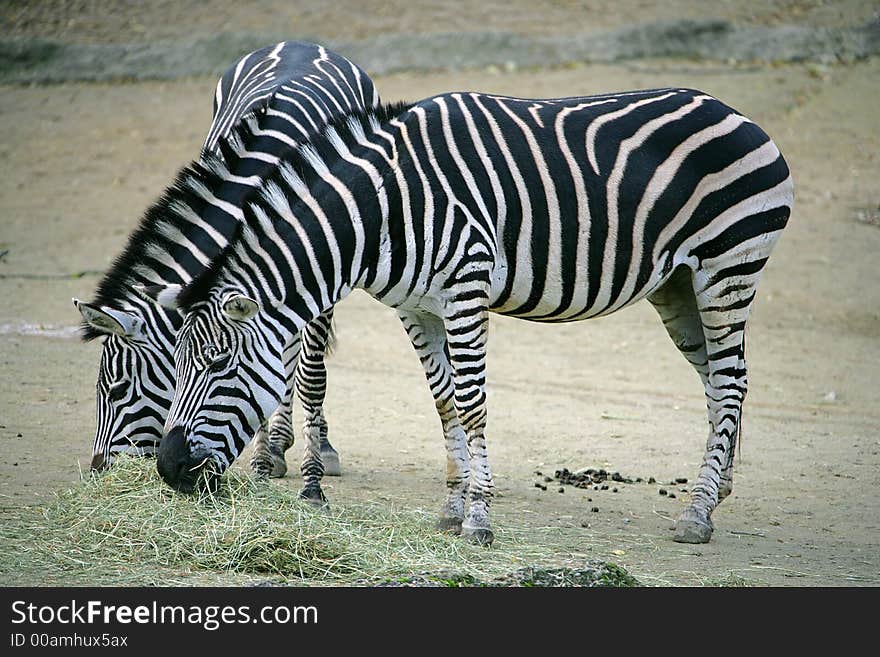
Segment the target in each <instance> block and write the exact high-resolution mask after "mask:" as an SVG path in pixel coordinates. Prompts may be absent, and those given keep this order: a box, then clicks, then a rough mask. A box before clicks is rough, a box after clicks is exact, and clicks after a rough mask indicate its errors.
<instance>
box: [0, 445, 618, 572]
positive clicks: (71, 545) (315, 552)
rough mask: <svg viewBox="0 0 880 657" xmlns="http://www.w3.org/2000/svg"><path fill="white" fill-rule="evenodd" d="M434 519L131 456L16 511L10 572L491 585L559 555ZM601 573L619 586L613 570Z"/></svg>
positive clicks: (7, 563) (0, 568)
mask: <svg viewBox="0 0 880 657" xmlns="http://www.w3.org/2000/svg"><path fill="white" fill-rule="evenodd" d="M433 522H434V518H433V514H426V513H424V512H420V511H400V510H395V509H389V508H386V507H380V506H378V505H372V504H359V505H346V506H342V505H334V506H332V507H330V508H329V509H324V510H317V509H315V508H314V507H312V506H310V505H308V504H307V503H305V502H303V501H301V500H300V499H299V498H298V497H297V495H296V493H295V492H293V491H292V490H289V489H287V488H286V487H284V486H283V485H279V484H277V483H274V482H261V481H257V480H255V479H253V478H252V477H250V476H248V475H247V474H244V473H241V472H237V471H229V472H228V473H227V474H226V475H225V476H224V478H223V481H222V484H221V486H220V488H219V490H218V491H217V492H216V493H214V494H212V495H208V494H205V495H203V496H202V497H199V498H195V497H192V496H188V495H181V494H178V493H175V492H173V491H172V490H171V489H169V488H168V487H167V486H165V485H164V484H163V483H162V482H161V481H160V479H159V477H158V475H157V473H156V468H155V462H154V461H152V460H146V459H135V458H123V459H120V460H119V462H118V463H117V464H116V465H114V467H113V468H111V469H110V470H109V471H108V472H106V473H103V474H101V475H91V474H89V475H84V476H83V481H82V482H81V483H80V484H79V485H78V486H75V487H73V488H70V489H68V490H65V491H63V492H61V493H59V494H58V495H57V497H56V500H55V501H54V503H52V504H51V505H50V506H48V507H47V508H45V509H42V510H41V511H40V512H35V511H33V510H31V511H30V512H29V513H21V514H19V515H17V516H16V517H14V518H11V519H10V518H8V519H6V520H5V521H4V524H3V527H2V529H0V539H2V541H3V543H4V552H7V554H6V555H5V556H0V577H2V578H4V579H10V573H15V572H17V573H19V574H20V575H19V577H17V578H15V577H12V579H19V580H20V579H22V576H21V573H25V574H26V575H25V576H30V577H33V576H35V573H37V572H39V573H42V577H41V578H40V579H43V580H46V581H45V582H32V583H52V584H56V585H57V584H69V583H73V582H82V583H92V584H153V585H155V584H159V585H162V584H185V583H193V580H195V583H199V584H201V583H206V582H210V583H227V584H246V583H255V582H257V581H259V582H260V583H266V580H267V578H269V583H273V584H289V583H294V584H299V585H303V584H321V585H333V584H335V585H340V584H342V585H345V584H368V585H369V583H370V582H377V581H380V580H381V581H403V580H404V579H406V578H411V577H412V576H413V574H416V573H453V575H450V576H447V575H443V576H442V577H433V578H431V577H429V578H428V579H432V581H443V582H447V585H460V584H461V583H466V584H468V585H480V583H481V582H488V581H491V580H499V581H504V578H505V577H506V576H508V577H509V575H510V573H511V572H513V571H515V570H517V569H522V568H525V567H530V566H534V565H536V564H541V563H544V564H548V565H553V560H552V559H550V560H548V558H547V552H546V550H542V549H541V548H540V547H537V546H529V545H527V544H525V543H523V542H521V541H520V540H519V539H518V538H517V537H516V536H514V535H511V534H505V535H504V537H503V539H504V545H505V547H504V549H498V548H493V549H486V548H481V547H479V546H475V545H472V544H470V543H468V542H467V541H465V540H462V539H461V538H458V537H454V536H449V535H444V534H441V533H439V532H437V531H436V530H435V529H434V526H433ZM4 573H6V574H5V575H4ZM27 573H30V575H27ZM58 579H63V581H56V580H58ZM597 581H600V582H601V583H602V584H604V585H609V583H611V585H614V583H612V582H610V580H609V579H608V578H607V577H606V578H605V579H601V578H598V579H597ZM7 583H9V582H7ZM18 583H27V582H24V581H19V582H18ZM456 583H458V584H456Z"/></svg>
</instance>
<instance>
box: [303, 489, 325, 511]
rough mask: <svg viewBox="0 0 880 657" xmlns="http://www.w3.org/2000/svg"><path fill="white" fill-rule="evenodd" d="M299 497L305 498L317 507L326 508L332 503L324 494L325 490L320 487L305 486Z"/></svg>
mask: <svg viewBox="0 0 880 657" xmlns="http://www.w3.org/2000/svg"><path fill="white" fill-rule="evenodd" d="M299 499H301V500H304V501H306V502H308V503H309V504H311V505H312V506H314V507H317V508H326V507H328V506H330V503H329V502H328V501H327V498H326V497H325V496H324V491H323V490H321V489H320V488H303V489H302V490H301V491H300V492H299Z"/></svg>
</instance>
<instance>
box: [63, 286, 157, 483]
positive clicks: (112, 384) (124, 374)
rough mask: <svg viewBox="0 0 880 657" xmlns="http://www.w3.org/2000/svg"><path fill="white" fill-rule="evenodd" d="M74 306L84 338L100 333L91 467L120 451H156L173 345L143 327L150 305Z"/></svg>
mask: <svg viewBox="0 0 880 657" xmlns="http://www.w3.org/2000/svg"><path fill="white" fill-rule="evenodd" d="M73 304H74V306H75V307H76V309H77V310H78V311H79V312H80V314H81V315H82V318H83V320H84V326H83V329H84V339H86V340H91V339H95V338H98V337H103V347H102V351H101V365H100V368H99V370H98V382H97V385H96V388H97V404H96V410H97V429H96V431H95V441H94V444H93V447H92V462H91V468H92V470H104V469H106V468H108V467H110V466H111V465H112V464H113V462H114V461H115V459H116V458H117V457H118V456H119V455H120V454H132V455H138V456H142V455H151V454H155V452H156V446H157V445H158V444H159V441H160V440H161V438H162V427H163V423H164V421H165V417H166V416H167V414H168V410H169V408H170V406H171V397H172V396H173V391H174V373H173V372H172V371H170V369H169V368H168V366H167V364H168V363H171V362H172V354H171V344H173V343H172V342H171V341H169V340H168V339H167V338H166V337H165V336H164V335H163V333H162V332H161V331H149V330H145V323H146V322H147V321H150V318H151V314H150V312H151V311H150V310H149V309H146V308H136V307H135V306H132V307H128V308H126V309H124V310H122V309H118V308H111V307H109V306H99V305H96V304H90V303H84V302H82V301H80V300H79V299H73ZM165 322H166V323H167V319H166V320H165Z"/></svg>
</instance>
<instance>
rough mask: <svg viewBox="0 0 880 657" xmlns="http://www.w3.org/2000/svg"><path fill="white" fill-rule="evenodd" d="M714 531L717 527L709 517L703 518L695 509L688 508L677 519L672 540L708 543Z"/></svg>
mask: <svg viewBox="0 0 880 657" xmlns="http://www.w3.org/2000/svg"><path fill="white" fill-rule="evenodd" d="M713 531H715V527H713V526H712V521H711V520H710V519H709V518H706V519H705V520H703V519H702V518H701V517H699V514H697V513H696V512H695V511H692V510H691V509H687V510H685V512H684V513H682V514H681V516H680V517H679V519H678V520H676V521H675V535H674V536H673V537H672V540H674V541H675V542H676V543H708V542H709V539H710V538H712V532H713Z"/></svg>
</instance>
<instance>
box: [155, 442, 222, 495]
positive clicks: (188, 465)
mask: <svg viewBox="0 0 880 657" xmlns="http://www.w3.org/2000/svg"><path fill="white" fill-rule="evenodd" d="M156 468H157V470H158V471H159V475H160V476H161V477H162V479H163V480H164V481H165V483H166V484H168V485H169V486H171V487H172V488H174V489H175V490H178V491H180V492H181V493H194V492H195V491H196V489H197V488H199V487H200V486H202V487H204V488H205V489H207V490H208V491H215V490H216V489H217V485H218V483H219V479H220V477H219V476H218V475H217V474H216V473H215V472H214V469H213V467H212V460H211V458H210V455H209V454H206V453H199V454H193V453H192V450H191V449H190V446H189V444H188V441H187V432H186V429H185V428H184V427H181V426H177V427H173V428H172V429H171V431H169V432H168V433H167V434H165V437H164V438H162V440H161V441H160V442H159V450H158V453H157V455H156Z"/></svg>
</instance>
